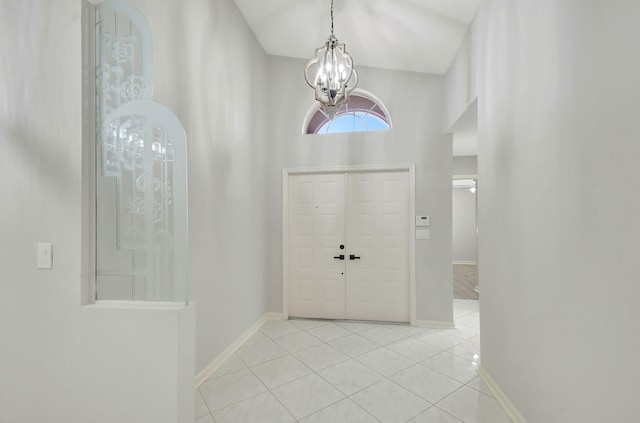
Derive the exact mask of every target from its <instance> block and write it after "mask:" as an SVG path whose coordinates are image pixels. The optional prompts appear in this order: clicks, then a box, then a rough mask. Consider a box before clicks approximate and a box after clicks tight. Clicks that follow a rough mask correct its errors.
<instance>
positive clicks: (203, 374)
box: [195, 313, 282, 389]
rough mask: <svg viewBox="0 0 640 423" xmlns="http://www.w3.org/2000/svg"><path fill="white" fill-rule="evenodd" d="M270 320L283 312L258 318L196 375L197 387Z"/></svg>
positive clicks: (279, 317)
mask: <svg viewBox="0 0 640 423" xmlns="http://www.w3.org/2000/svg"><path fill="white" fill-rule="evenodd" d="M268 320H282V313H266V314H265V315H264V316H262V317H261V318H259V319H258V321H257V322H255V323H254V324H253V325H251V327H249V329H247V330H245V331H244V332H243V333H242V335H240V336H239V337H238V338H237V339H236V340H235V341H233V342H232V343H231V345H229V346H228V347H227V348H226V349H225V350H224V351H222V352H221V353H220V354H219V355H218V356H217V357H216V358H214V359H213V360H212V361H211V363H209V365H207V367H205V368H204V369H202V371H200V372H199V373H198V374H197V375H196V377H195V384H196V389H198V388H199V387H200V385H202V384H203V383H204V382H205V381H206V380H207V379H209V378H210V377H211V375H212V374H213V373H214V372H215V371H216V370H218V369H219V368H220V366H222V365H223V364H224V362H225V361H227V359H229V357H231V356H232V355H233V353H235V352H236V351H237V350H238V348H240V347H241V346H242V344H244V343H245V342H246V341H247V339H249V338H251V337H252V336H253V334H254V333H256V332H257V331H258V329H260V327H262V325H264V324H265V322H267V321H268Z"/></svg>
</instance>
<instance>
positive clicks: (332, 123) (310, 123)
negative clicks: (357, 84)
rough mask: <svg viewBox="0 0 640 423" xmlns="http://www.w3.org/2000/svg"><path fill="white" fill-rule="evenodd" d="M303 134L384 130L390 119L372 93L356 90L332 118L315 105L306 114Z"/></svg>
mask: <svg viewBox="0 0 640 423" xmlns="http://www.w3.org/2000/svg"><path fill="white" fill-rule="evenodd" d="M307 116H308V117H307V119H306V120H305V126H304V128H303V132H304V133H305V134H336V133H344V132H365V131H386V130H389V129H390V128H391V119H390V118H389V113H388V112H387V110H386V108H385V107H384V105H383V104H382V103H381V102H380V101H378V100H377V99H376V98H375V97H374V96H373V95H372V94H369V93H366V92H364V91H363V90H357V91H356V92H354V93H353V94H351V95H350V96H349V103H348V104H344V105H342V106H341V107H340V109H339V110H338V113H336V116H335V117H334V118H333V119H329V116H328V115H327V114H326V113H325V111H324V110H323V109H322V108H321V107H319V106H315V107H314V108H313V109H312V110H311V112H310V113H309V114H308V115H307Z"/></svg>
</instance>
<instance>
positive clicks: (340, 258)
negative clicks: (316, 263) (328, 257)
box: [333, 254, 344, 260]
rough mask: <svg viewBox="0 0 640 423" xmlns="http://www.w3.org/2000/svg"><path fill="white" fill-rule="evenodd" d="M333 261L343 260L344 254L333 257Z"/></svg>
mask: <svg viewBox="0 0 640 423" xmlns="http://www.w3.org/2000/svg"><path fill="white" fill-rule="evenodd" d="M333 258H334V259H338V260H344V254H340V255H339V256H334V257H333Z"/></svg>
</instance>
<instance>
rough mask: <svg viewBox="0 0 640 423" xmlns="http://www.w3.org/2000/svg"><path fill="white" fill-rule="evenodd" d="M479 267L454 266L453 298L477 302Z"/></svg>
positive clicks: (468, 265) (471, 265) (467, 265)
mask: <svg viewBox="0 0 640 423" xmlns="http://www.w3.org/2000/svg"><path fill="white" fill-rule="evenodd" d="M477 286H478V267H477V266H476V265H475V264H454V265H453V298H455V299H459V300H477V299H479V297H478V292H477V291H476V290H475V289H476V287H477Z"/></svg>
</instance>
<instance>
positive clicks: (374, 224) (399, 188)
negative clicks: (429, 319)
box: [346, 172, 410, 322]
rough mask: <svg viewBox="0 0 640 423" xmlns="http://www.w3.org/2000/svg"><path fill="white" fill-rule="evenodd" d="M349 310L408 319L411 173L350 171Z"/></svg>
mask: <svg viewBox="0 0 640 423" xmlns="http://www.w3.org/2000/svg"><path fill="white" fill-rule="evenodd" d="M347 198H348V199H347V204H348V206H347V250H348V251H349V254H353V255H355V256H356V257H360V259H355V260H348V261H347V272H346V276H347V284H346V306H347V310H346V316H347V319H355V320H381V321H394V322H408V321H409V318H410V316H409V314H410V312H409V175H408V173H407V172H372V173H353V174H349V175H348V196H347Z"/></svg>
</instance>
